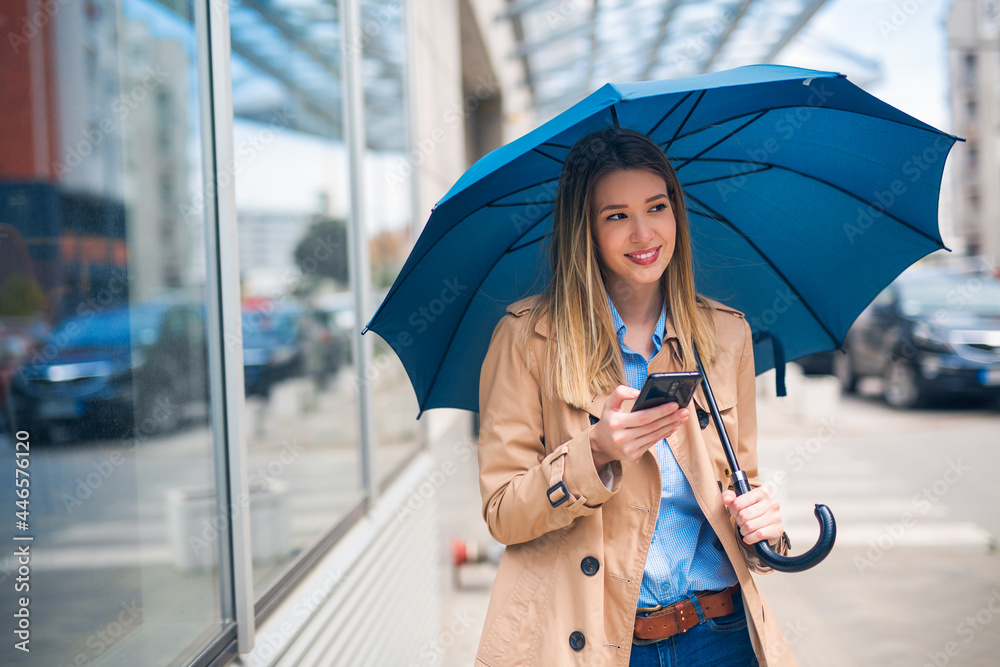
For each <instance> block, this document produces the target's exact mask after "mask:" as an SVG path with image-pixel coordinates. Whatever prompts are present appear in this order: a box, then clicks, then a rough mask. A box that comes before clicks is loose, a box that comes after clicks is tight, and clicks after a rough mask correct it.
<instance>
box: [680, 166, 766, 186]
mask: <svg viewBox="0 0 1000 667" xmlns="http://www.w3.org/2000/svg"><path fill="white" fill-rule="evenodd" d="M768 169H774V166H773V165H770V164H769V165H765V166H762V167H761V168H760V169H751V170H748V171H740V172H734V173H732V174H726V175H725V176H717V177H716V178H706V179H705V180H703V181H691V182H689V183H685V184H684V186H685V187H690V186H692V185H702V184H704V183H715V182H717V181H724V180H726V179H729V178H738V177H740V176H749V175H750V174H759V173H760V172H762V171H767V170H768Z"/></svg>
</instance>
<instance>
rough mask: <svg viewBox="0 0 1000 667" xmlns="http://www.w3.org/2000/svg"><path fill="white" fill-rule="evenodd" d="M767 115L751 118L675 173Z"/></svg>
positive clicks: (681, 166) (761, 113)
mask: <svg viewBox="0 0 1000 667" xmlns="http://www.w3.org/2000/svg"><path fill="white" fill-rule="evenodd" d="M766 113H767V112H766V111H761V112H760V113H759V114H757V115H756V116H754V117H753V118H751V119H750V120H748V121H747V122H745V123H743V124H742V125H740V126H739V127H738V128H736V129H735V130H733V131H732V132H729V133H728V134H726V135H725V136H724V137H722V138H721V139H719V140H718V141H716V142H715V143H714V144H712V145H711V146H709V147H708V148H706V149H705V150H703V151H702V152H700V153H698V154H697V155H695V156H694V157H690V158H688V159H687V160H685V161H684V162H683V163H682V164H681V165H680V166H679V167H677V168H676V169H674V171H680V170H681V169H683V168H684V167H686V166H687V165H689V164H691V163H692V162H694V161H695V160H697V159H698V158H700V157H701V156H702V155H704V154H705V153H707V152H709V151H710V150H712V149H713V148H715V147H716V146H718V145H719V144H721V143H722V142H723V141H728V140H729V139H732V138H733V137H735V136H736V135H737V134H738V133H739V132H740V131H741V130H742V129H743V128H745V127H747V126H749V125H752V124H753V123H755V122H757V121H758V120H760V119H761V118H763V117H764V114H766Z"/></svg>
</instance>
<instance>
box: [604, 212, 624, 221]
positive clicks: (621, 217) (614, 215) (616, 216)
mask: <svg viewBox="0 0 1000 667" xmlns="http://www.w3.org/2000/svg"><path fill="white" fill-rule="evenodd" d="M624 219H625V214H624V213H612V214H611V215H609V216H608V220H624Z"/></svg>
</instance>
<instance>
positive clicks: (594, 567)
mask: <svg viewBox="0 0 1000 667" xmlns="http://www.w3.org/2000/svg"><path fill="white" fill-rule="evenodd" d="M580 569H581V570H583V573H584V574H585V575H587V576H588V577H592V576H594V575H595V574H597V571H598V570H600V569H601V563H600V562H599V561H598V560H597V559H596V558H594V557H593V556H587V557H586V558H584V559H583V560H582V561H581V562H580Z"/></svg>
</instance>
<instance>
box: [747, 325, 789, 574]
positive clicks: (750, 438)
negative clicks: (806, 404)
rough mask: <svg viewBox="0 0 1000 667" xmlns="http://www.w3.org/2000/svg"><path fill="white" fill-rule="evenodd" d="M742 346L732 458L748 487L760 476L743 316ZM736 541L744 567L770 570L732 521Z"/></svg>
mask: <svg viewBox="0 0 1000 667" xmlns="http://www.w3.org/2000/svg"><path fill="white" fill-rule="evenodd" d="M742 322H743V346H742V351H741V352H740V360H739V365H738V370H737V378H736V419H737V424H739V426H738V434H737V441H736V443H735V444H736V460H737V461H739V463H740V466H741V467H742V468H743V471H744V472H745V473H746V474H747V479H748V481H749V482H750V487H751V488H756V487H758V486H760V476H759V474H758V470H757V380H756V372H755V370H754V360H753V333H752V332H751V331H750V324H749V323H748V322H747V321H746V320H745V319H743V320H742ZM733 526H734V529H735V530H736V540H737V542H738V543H739V545H740V549H742V550H743V558H744V560H745V561H746V563H747V567H749V568H750V569H751V570H754V571H755V572H761V573H764V572H770V571H771V568H770V567H769V566H768V565H766V564H764V562H763V561H761V560H760V559H759V558H758V557H757V553H756V552H755V551H754V548H753V547H752V546H748V545H747V544H746V543H745V542H744V541H743V538H742V536H741V535H740V531H739V528H737V527H736V524H735V522H734V524H733ZM788 547H789V543H788V535H787V534H784V535H782V536H781V540H780V541H779V542H778V545H777V547H775V549H774V550H775V551H776V552H777V553H779V554H781V555H785V554H787V553H788Z"/></svg>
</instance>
